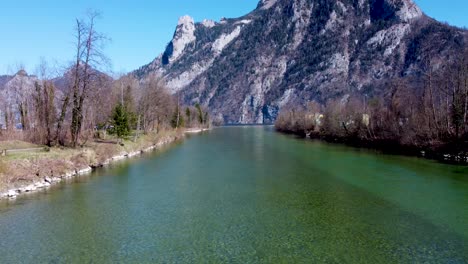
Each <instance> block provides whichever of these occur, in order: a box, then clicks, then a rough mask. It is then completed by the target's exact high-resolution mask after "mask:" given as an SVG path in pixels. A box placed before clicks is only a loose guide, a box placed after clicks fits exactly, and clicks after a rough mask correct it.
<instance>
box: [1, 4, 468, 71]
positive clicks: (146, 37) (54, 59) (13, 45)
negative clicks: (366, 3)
mask: <svg viewBox="0 0 468 264" xmlns="http://www.w3.org/2000/svg"><path fill="white" fill-rule="evenodd" d="M415 1H416V3H418V5H419V6H420V7H421V8H422V9H423V11H424V12H425V13H426V14H427V15H429V16H431V17H434V18H436V19H437V20H440V21H444V22H448V23H449V24H451V25H455V26H459V27H468V15H467V14H468V1H467V0H450V1H441V0H415ZM448 2H449V3H450V4H448ZM257 3H258V0H171V1H167V0H151V1H150V0H114V1H109V0H41V1H37V0H22V1H13V0H2V3H1V4H0V36H1V38H0V75H2V74H14V73H15V72H16V71H17V69H18V67H19V66H20V65H23V66H24V67H25V69H26V70H27V71H28V73H30V74H35V69H36V65H38V63H39V61H40V60H41V58H43V59H45V60H47V61H48V62H49V64H51V65H55V66H65V65H66V64H67V63H68V62H70V61H71V60H72V59H73V40H74V38H73V33H74V32H73V28H74V23H75V18H80V17H84V16H85V14H86V10H89V9H93V10H99V11H100V12H101V14H102V18H101V19H100V20H99V21H98V22H97V30H98V31H100V32H102V33H104V34H105V35H106V36H108V37H109V38H111V41H109V42H108V43H107V45H106V47H105V50H104V51H105V54H106V55H107V56H108V57H109V58H110V61H111V65H110V66H109V67H108V68H107V69H106V71H107V72H109V73H113V74H117V73H124V72H128V71H132V70H135V69H137V68H139V67H140V66H143V65H145V64H147V63H149V62H151V61H152V60H153V59H154V58H155V57H157V56H158V55H159V54H160V53H161V52H163V51H164V48H165V46H166V45H167V43H168V42H169V41H170V40H171V39H172V36H173V34H174V30H175V27H176V25H177V21H178V18H179V17H180V16H183V15H190V16H192V17H193V18H194V19H195V21H201V20H203V19H205V18H206V19H212V20H216V21H219V20H220V19H221V18H222V17H228V18H234V17H239V16H242V15H245V14H247V13H248V12H250V11H252V10H253V9H254V8H255V7H256V6H257Z"/></svg>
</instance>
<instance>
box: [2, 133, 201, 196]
mask: <svg viewBox="0 0 468 264" xmlns="http://www.w3.org/2000/svg"><path fill="white" fill-rule="evenodd" d="M207 130H209V128H188V129H177V130H166V131H161V132H160V133H157V134H156V133H152V134H148V135H144V136H141V137H140V138H138V139H137V140H136V141H131V140H125V141H122V142H121V143H120V144H117V143H112V142H111V141H107V142H100V141H95V142H93V143H89V144H87V145H86V146H83V147H82V148H80V149H74V148H49V149H46V150H44V151H41V152H27V153H21V152H18V153H15V154H12V155H9V156H5V157H4V159H2V160H0V200H2V199H7V198H13V199H14V198H16V197H17V196H19V195H22V194H29V193H34V192H37V191H41V190H44V189H46V188H48V187H50V186H52V185H54V184H57V183H60V182H62V181H64V180H66V179H70V178H74V177H79V176H82V175H86V174H89V173H91V172H92V171H94V170H96V169H97V168H101V167H105V166H108V165H109V164H112V163H115V162H118V161H121V160H124V159H128V158H133V157H137V156H139V155H142V154H145V153H150V152H152V151H154V150H157V149H160V148H161V147H163V146H165V145H168V144H171V143H173V142H176V141H178V140H181V139H183V138H184V137H185V134H196V133H201V132H204V131H207ZM2 144H3V145H5V144H6V142H0V146H1V145H2ZM8 144H10V145H11V144H16V145H18V144H19V145H21V144H23V145H25V144H26V145H28V146H29V145H30V144H28V143H26V142H21V141H14V142H9V143H8Z"/></svg>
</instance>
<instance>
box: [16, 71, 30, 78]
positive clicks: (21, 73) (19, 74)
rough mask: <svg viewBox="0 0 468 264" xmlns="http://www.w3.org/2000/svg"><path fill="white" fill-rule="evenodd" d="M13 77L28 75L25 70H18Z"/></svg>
mask: <svg viewBox="0 0 468 264" xmlns="http://www.w3.org/2000/svg"><path fill="white" fill-rule="evenodd" d="M15 75H17V76H23V77H25V76H28V73H27V72H26V71H25V70H19V71H18V72H17V73H16V74H15Z"/></svg>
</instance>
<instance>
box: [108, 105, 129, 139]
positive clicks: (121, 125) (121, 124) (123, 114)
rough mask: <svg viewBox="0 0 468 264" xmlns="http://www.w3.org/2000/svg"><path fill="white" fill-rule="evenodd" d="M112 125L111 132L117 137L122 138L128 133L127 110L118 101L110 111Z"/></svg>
mask: <svg viewBox="0 0 468 264" xmlns="http://www.w3.org/2000/svg"><path fill="white" fill-rule="evenodd" d="M112 125H113V128H112V129H111V131H110V132H111V133H112V134H115V135H117V137H119V138H124V137H127V136H129V135H130V123H129V119H128V114H127V111H126V110H125V107H124V106H123V105H122V104H121V103H119V104H117V106H116V107H115V108H114V111H113V113H112Z"/></svg>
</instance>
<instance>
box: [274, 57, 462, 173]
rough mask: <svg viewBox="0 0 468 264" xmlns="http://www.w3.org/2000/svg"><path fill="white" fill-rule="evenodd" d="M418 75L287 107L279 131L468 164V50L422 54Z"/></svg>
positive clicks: (277, 122) (283, 109)
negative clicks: (449, 54) (449, 55)
mask: <svg viewBox="0 0 468 264" xmlns="http://www.w3.org/2000/svg"><path fill="white" fill-rule="evenodd" d="M423 61H424V63H425V65H426V66H425V69H424V71H422V72H421V73H420V76H419V77H410V76H405V77H396V78H394V79H391V80H388V81H386V82H385V83H384V84H383V86H382V87H380V88H379V89H373V91H371V90H363V91H361V92H358V93H354V94H347V95H344V96H343V95H342V96H340V97H337V98H335V99H330V100H328V101H325V102H317V101H309V102H307V103H305V104H302V105H298V104H291V105H286V106H285V107H283V108H282V109H281V112H280V113H279V115H278V118H277V120H276V123H275V127H276V129H277V130H278V131H280V132H284V133H290V134H296V135H299V136H302V137H309V138H315V139H322V140H325V141H328V142H337V143H345V144H348V145H352V146H356V147H365V148H372V149H378V150H382V151H384V152H391V153H394V154H397V153H398V154H405V155H411V156H421V157H425V158H430V159H435V160H439V161H443V162H450V163H460V164H462V163H464V164H467V163H468V49H464V50H463V52H462V54H459V56H457V57H454V58H450V59H446V60H444V61H441V62H440V63H437V61H436V60H435V59H434V58H433V57H431V56H427V57H425V58H424V60H423Z"/></svg>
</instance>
